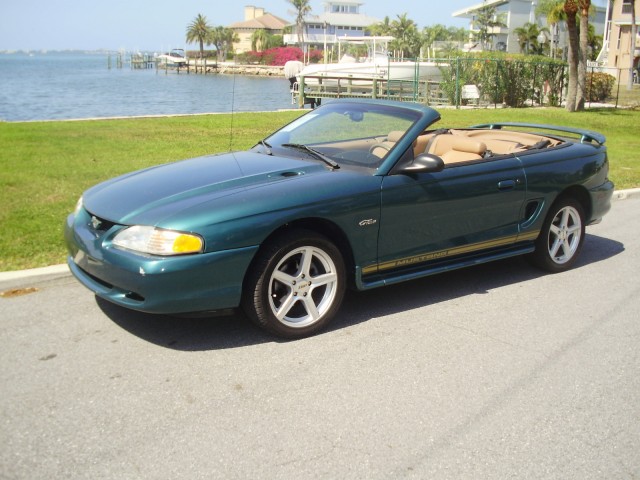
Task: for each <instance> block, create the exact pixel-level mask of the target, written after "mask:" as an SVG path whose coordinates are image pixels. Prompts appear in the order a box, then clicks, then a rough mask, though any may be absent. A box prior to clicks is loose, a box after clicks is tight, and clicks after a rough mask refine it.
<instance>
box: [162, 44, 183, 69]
mask: <svg viewBox="0 0 640 480" xmlns="http://www.w3.org/2000/svg"><path fill="white" fill-rule="evenodd" d="M156 59H157V60H158V61H159V62H160V63H162V64H164V65H169V66H176V65H184V64H186V63H187V57H186V55H185V54H184V50H183V49H182V48H174V49H173V50H171V51H170V52H169V53H163V54H162V55H158V56H157V57H156Z"/></svg>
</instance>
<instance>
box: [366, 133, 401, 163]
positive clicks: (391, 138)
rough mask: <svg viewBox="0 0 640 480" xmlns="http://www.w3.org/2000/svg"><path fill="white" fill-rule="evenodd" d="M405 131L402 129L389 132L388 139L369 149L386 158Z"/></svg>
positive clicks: (374, 153) (377, 155)
mask: <svg viewBox="0 0 640 480" xmlns="http://www.w3.org/2000/svg"><path fill="white" fill-rule="evenodd" d="M403 135H404V132H403V131H402V130H393V131H391V132H389V135H387V139H386V140H385V141H384V142H380V143H378V144H376V145H374V146H373V147H371V149H370V150H369V151H370V152H371V153H372V154H373V155H375V156H376V157H379V158H384V156H385V155H386V154H387V153H389V150H391V149H392V148H393V146H394V145H395V144H396V142H397V141H398V140H400V139H401V138H402V136H403Z"/></svg>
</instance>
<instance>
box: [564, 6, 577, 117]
mask: <svg viewBox="0 0 640 480" xmlns="http://www.w3.org/2000/svg"><path fill="white" fill-rule="evenodd" d="M564 11H565V13H566V14H567V31H568V34H569V58H568V60H569V84H568V86H567V102H566V109H567V111H569V112H575V111H576V93H577V90H578V57H579V49H580V47H579V42H578V26H577V24H576V14H577V13H578V6H577V4H576V2H575V0H566V1H565V2H564Z"/></svg>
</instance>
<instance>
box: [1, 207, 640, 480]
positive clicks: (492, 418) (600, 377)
mask: <svg viewBox="0 0 640 480" xmlns="http://www.w3.org/2000/svg"><path fill="white" fill-rule="evenodd" d="M639 243H640V200H639V199H629V200H624V201H619V202H616V203H615V204H614V209H613V210H612V212H611V213H610V214H609V215H608V216H607V217H606V218H605V220H604V222H603V223H602V224H600V225H597V226H594V227H589V229H588V235H587V239H586V243H585V247H584V250H583V254H582V257H581V261H580V263H579V265H578V266H577V267H576V268H575V269H573V270H572V271H570V272H566V273H563V274H558V275H545V274H542V273H540V272H539V271H537V270H535V269H533V268H532V267H530V266H528V264H527V263H526V262H525V261H524V260H523V259H520V258H516V259H510V260H507V261H502V262H498V263H494V264H489V265H483V266H479V267H474V268H472V269H467V270H463V271H458V272H454V273H449V274H444V275H440V276H438V277H432V278H430V279H424V280H420V281H415V282H412V283H406V284H401V285H396V286H393V287H387V288H384V289H379V290H374V291H370V292H365V293H350V294H349V295H348V296H347V298H346V302H345V305H344V307H343V309H342V312H341V315H340V316H339V318H338V319H337V321H336V322H335V323H334V325H333V328H332V329H331V330H330V331H329V332H327V333H324V334H321V335H318V336H316V337H313V338H309V339H305V340H301V341H294V342H281V341H277V340H274V339H273V338H271V337H268V336H266V335H265V334H263V333H262V332H261V331H258V330H256V329H255V328H254V327H253V326H252V325H250V324H249V323H248V322H247V321H246V320H244V319H242V318H241V317H225V318H217V319H206V320H202V319H200V320H193V319H190V320H186V319H175V318H167V317H153V316H150V315H145V314H139V313H132V312H129V311H126V310H123V309H120V308H118V307H115V306H112V305H110V304H107V303H105V302H102V301H97V300H96V298H95V297H94V296H93V295H92V294H91V293H90V292H89V291H88V290H86V289H84V287H82V286H80V285H79V284H78V283H76V282H75V281H74V280H73V279H72V278H71V277H69V276H67V275H62V276H53V277H37V278H28V279H22V280H18V281H13V282H3V283H2V284H0V291H6V290H7V289H10V288H14V287H21V288H27V287H35V288H37V289H38V291H35V292H32V293H28V294H25V295H19V296H14V297H3V298H0V342H1V343H0V345H1V349H0V388H1V390H0V392H1V393H0V478H2V479H14V478H15V479H30V480H31V479H58V478H60V479H93V480H95V479H103V478H104V479H138V478H144V479H182V478H185V479H200V478H207V479H214V478H221V479H247V478H259V479H272V478H278V479H306V478H323V479H351V478H354V479H379V478H385V479H397V478H415V479H441V478H442V479H492V478H517V479H527V478H531V479H545V478H553V479H581V480H585V479H637V478H640V348H638V342H639V340H640V323H639V321H638V318H639V315H638V313H637V312H638V311H640V300H639V298H640V282H639V281H638V271H639V270H640V245H639ZM634 312H635V313H634Z"/></svg>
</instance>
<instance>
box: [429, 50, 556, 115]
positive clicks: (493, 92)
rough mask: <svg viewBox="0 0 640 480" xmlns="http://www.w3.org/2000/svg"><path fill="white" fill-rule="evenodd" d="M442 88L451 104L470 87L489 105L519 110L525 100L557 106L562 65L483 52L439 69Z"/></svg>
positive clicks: (526, 57)
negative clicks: (502, 105) (501, 105)
mask: <svg viewBox="0 0 640 480" xmlns="http://www.w3.org/2000/svg"><path fill="white" fill-rule="evenodd" d="M441 72H442V83H441V88H442V90H443V91H444V92H445V94H446V95H447V97H448V98H449V101H450V102H451V103H453V104H455V103H456V97H457V98H458V100H460V97H459V95H460V92H459V89H460V88H461V87H462V86H463V85H468V84H473V85H476V86H477V87H478V89H479V90H480V94H481V97H482V98H483V99H484V100H485V101H488V102H490V103H501V104H505V105H507V106H510V107H522V106H524V105H525V104H526V102H527V101H528V100H532V101H533V102H536V103H540V104H541V103H543V102H545V101H546V102H547V103H549V104H550V105H554V106H556V105H559V103H560V98H561V93H562V87H563V84H564V75H565V70H564V64H563V63H562V62H560V61H554V60H550V59H548V58H543V57H535V56H531V55H528V56H524V55H506V54H500V53H498V52H483V53H474V54H469V55H463V56H461V57H459V58H455V59H450V61H449V65H448V66H446V67H442V68H441Z"/></svg>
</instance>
